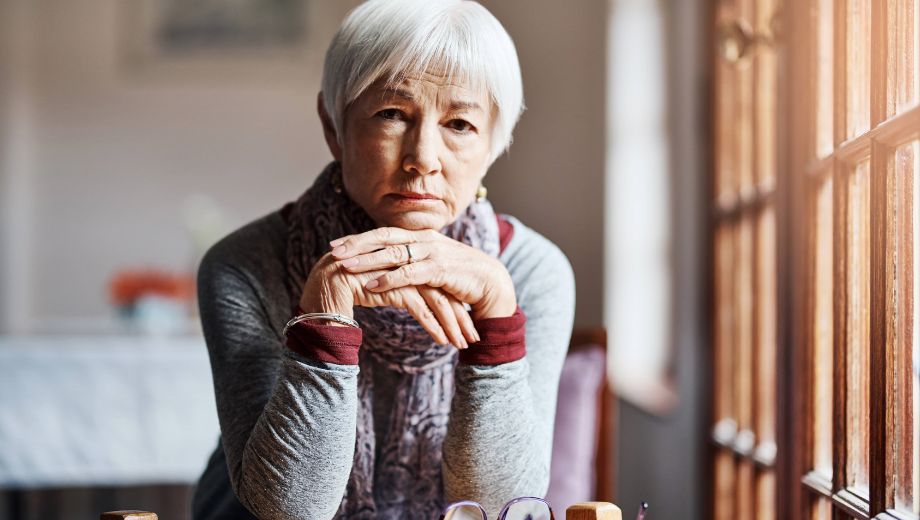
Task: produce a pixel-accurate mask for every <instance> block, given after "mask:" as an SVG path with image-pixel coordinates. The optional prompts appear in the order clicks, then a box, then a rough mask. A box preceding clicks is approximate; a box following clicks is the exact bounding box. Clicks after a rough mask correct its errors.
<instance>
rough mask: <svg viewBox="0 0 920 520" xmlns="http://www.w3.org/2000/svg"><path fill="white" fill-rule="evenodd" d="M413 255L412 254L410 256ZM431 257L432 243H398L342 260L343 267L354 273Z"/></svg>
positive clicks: (397, 265) (396, 265)
mask: <svg viewBox="0 0 920 520" xmlns="http://www.w3.org/2000/svg"><path fill="white" fill-rule="evenodd" d="M410 255H411V256H410ZM430 257H431V244H429V243H425V242H417V243H414V244H397V245H392V246H386V247H384V248H382V249H378V250H376V251H372V252H370V253H362V254H359V255H356V256H352V257H350V258H346V259H345V260H342V267H344V268H345V269H347V270H348V271H349V272H352V273H364V272H367V271H373V270H377V269H386V268H392V267H399V266H401V265H406V264H409V263H410V260H411V261H412V262H419V261H422V260H425V259H428V258H430Z"/></svg>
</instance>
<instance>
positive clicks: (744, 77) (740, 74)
mask: <svg viewBox="0 0 920 520" xmlns="http://www.w3.org/2000/svg"><path fill="white" fill-rule="evenodd" d="M746 20H750V18H746ZM735 67H736V69H737V71H736V72H735V79H736V81H737V82H738V83H737V91H736V93H735V95H736V101H737V104H736V105H735V109H734V112H733V114H732V124H733V125H734V128H733V131H734V136H735V146H736V147H737V148H736V150H737V151H736V152H735V153H737V154H738V155H737V161H738V162H737V163H736V164H735V166H736V167H737V168H738V190H739V193H741V194H745V193H748V192H749V191H750V190H752V189H753V188H754V121H753V116H754V71H753V67H751V60H741V61H739V62H738V63H737V64H736V65H735Z"/></svg>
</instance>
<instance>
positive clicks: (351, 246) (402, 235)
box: [329, 227, 443, 260]
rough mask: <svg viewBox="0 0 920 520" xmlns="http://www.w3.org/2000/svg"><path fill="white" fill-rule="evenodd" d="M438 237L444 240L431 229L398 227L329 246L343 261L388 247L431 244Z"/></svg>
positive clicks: (346, 239) (349, 236) (385, 228)
mask: <svg viewBox="0 0 920 520" xmlns="http://www.w3.org/2000/svg"><path fill="white" fill-rule="evenodd" d="M438 237H441V238H443V235H441V234H440V233H438V232H437V231H433V230H430V229H426V230H419V231H413V230H409V229H403V228H398V227H382V228H377V229H372V230H370V231H366V232H364V233H359V234H357V235H348V236H345V237H342V238H339V239H336V240H333V241H332V242H329V246H330V247H332V256H334V257H335V258H337V259H339V260H342V259H345V258H351V257H353V256H355V255H360V254H364V253H370V252H371V251H376V250H377V249H381V248H383V247H386V246H395V245H400V244H412V243H415V242H423V241H425V242H430V241H434V240H437V239H438Z"/></svg>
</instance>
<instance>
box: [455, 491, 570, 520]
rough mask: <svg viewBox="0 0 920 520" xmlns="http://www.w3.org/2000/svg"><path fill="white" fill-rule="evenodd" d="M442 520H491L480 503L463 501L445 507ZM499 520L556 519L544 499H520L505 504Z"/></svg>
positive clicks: (499, 514)
mask: <svg viewBox="0 0 920 520" xmlns="http://www.w3.org/2000/svg"><path fill="white" fill-rule="evenodd" d="M441 520H489V517H488V516H487V515H486V510H485V509H484V508H483V507H482V505H480V504H479V502H473V501H472V500H461V501H459V502H454V503H452V504H450V505H448V506H447V507H445V508H444V512H443V513H441ZM498 520H555V517H554V516H553V509H552V508H551V507H549V504H547V503H546V501H545V500H543V499H542V498H537V497H518V498H515V499H513V500H511V501H510V502H508V503H507V504H505V507H503V508H502V510H501V512H500V513H498Z"/></svg>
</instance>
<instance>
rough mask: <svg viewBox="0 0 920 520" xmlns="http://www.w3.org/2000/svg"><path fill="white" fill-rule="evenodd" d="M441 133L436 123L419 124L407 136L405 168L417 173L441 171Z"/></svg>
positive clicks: (404, 156)
mask: <svg viewBox="0 0 920 520" xmlns="http://www.w3.org/2000/svg"><path fill="white" fill-rule="evenodd" d="M440 139H441V135H440V132H439V129H438V127H437V125H436V124H428V123H423V124H419V125H417V126H416V127H415V128H413V129H412V131H410V132H409V133H408V135H407V136H406V140H405V142H404V150H403V169H404V170H405V171H407V172H410V173H415V174H417V175H429V174H432V173H438V172H440V171H441V158H440V144H441V142H440Z"/></svg>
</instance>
